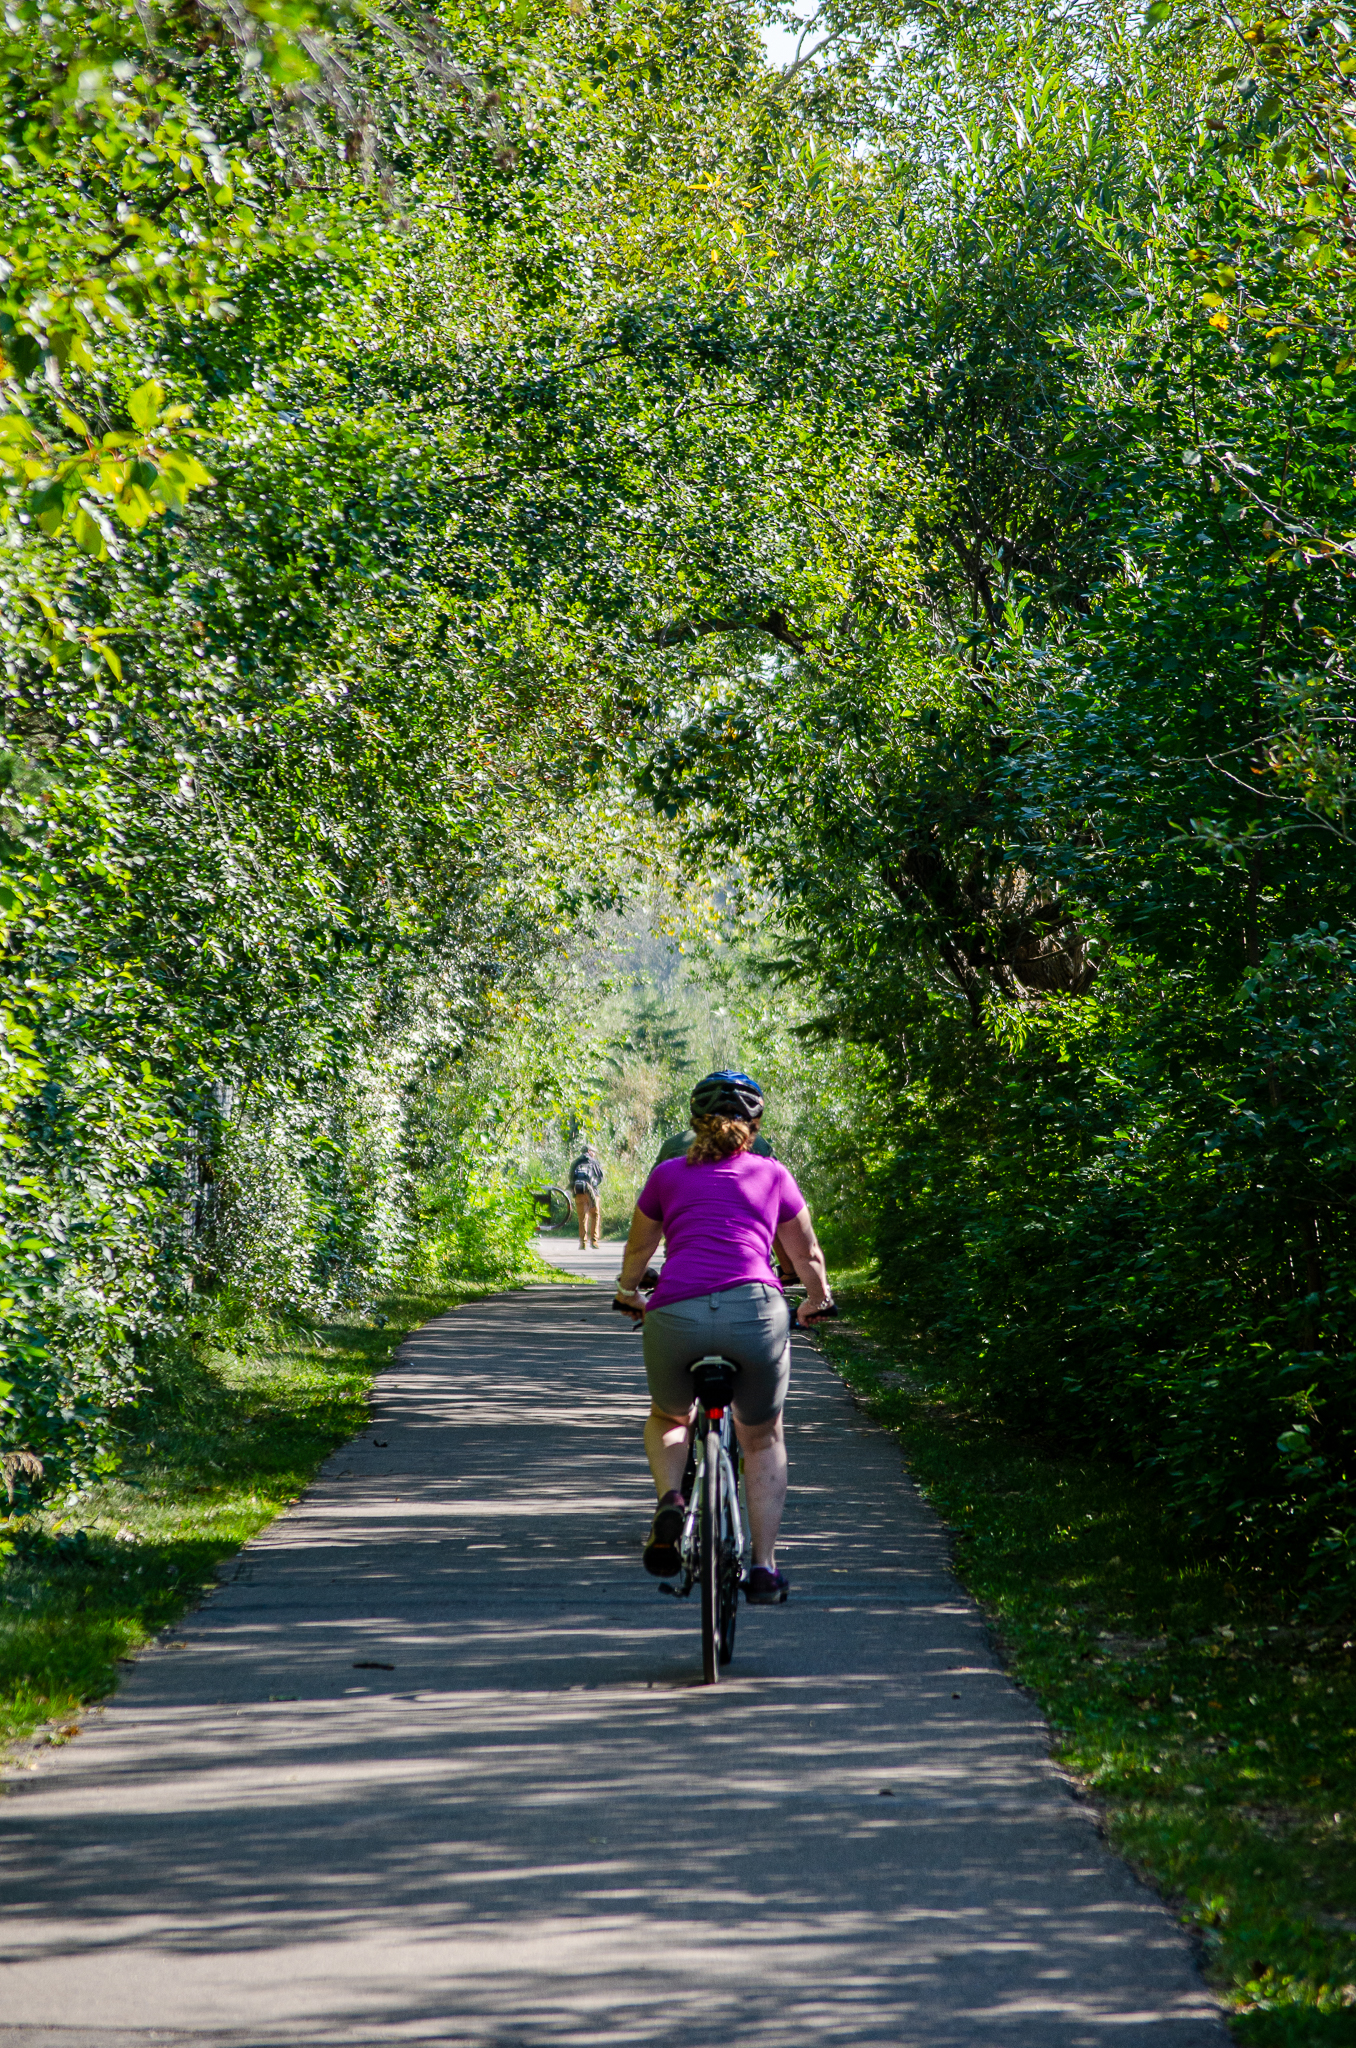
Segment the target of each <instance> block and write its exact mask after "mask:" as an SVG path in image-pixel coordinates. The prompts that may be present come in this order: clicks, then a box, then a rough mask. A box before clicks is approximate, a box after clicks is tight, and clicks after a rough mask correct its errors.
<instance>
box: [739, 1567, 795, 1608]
mask: <svg viewBox="0 0 1356 2048" xmlns="http://www.w3.org/2000/svg"><path fill="white" fill-rule="evenodd" d="M790 1590H791V1581H790V1579H788V1578H787V1576H786V1573H785V1572H770V1571H769V1570H768V1568H767V1566H766V1565H765V1564H756V1565H755V1566H754V1567H753V1570H752V1571H751V1572H750V1573H749V1576H748V1578H747V1579H746V1580H745V1581H744V1598H745V1599H746V1600H747V1601H748V1603H749V1605H750V1607H780V1606H781V1604H782V1602H783V1601H784V1600H785V1598H786V1596H787V1594H788V1593H789V1592H790Z"/></svg>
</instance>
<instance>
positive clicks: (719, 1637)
mask: <svg viewBox="0 0 1356 2048" xmlns="http://www.w3.org/2000/svg"><path fill="white" fill-rule="evenodd" d="M837 1314H838V1305H837V1303H836V1302H832V1301H831V1302H829V1304H828V1305H827V1307H825V1308H823V1309H821V1310H820V1311H819V1313H818V1314H817V1315H815V1316H813V1317H812V1318H811V1321H813V1322H816V1323H819V1322H824V1321H826V1320H827V1319H828V1318H830V1317H833V1316H836V1315H837ZM688 1370H689V1372H690V1373H691V1374H692V1381H693V1386H694V1388H695V1391H696V1395H697V1416H696V1421H695V1422H694V1424H693V1429H692V1435H691V1437H690V1438H689V1440H688V1449H687V1470H686V1472H685V1473H684V1475H683V1498H684V1499H685V1500H686V1502H687V1514H686V1515H685V1517H684V1519H683V1533H682V1535H681V1537H680V1538H679V1545H678V1555H679V1558H680V1559H681V1561H682V1584H681V1585H679V1586H670V1585H668V1584H667V1583H664V1584H662V1585H661V1587H660V1591H661V1592H664V1593H671V1594H673V1595H674V1596H675V1598H677V1599H680V1600H685V1599H687V1597H688V1595H689V1594H690V1593H691V1591H692V1588H693V1586H694V1585H700V1587H701V1591H702V1681H703V1683H704V1684H706V1685H715V1684H716V1683H717V1681H718V1679H719V1676H720V1669H721V1666H722V1665H724V1664H728V1663H729V1662H730V1660H731V1658H732V1657H733V1656H734V1643H735V1623H736V1621H737V1619H738V1616H739V1588H740V1586H741V1585H742V1584H743V1583H744V1577H745V1573H744V1518H743V1515H742V1513H741V1511H740V1506H739V1453H738V1450H737V1448H736V1445H735V1440H734V1421H733V1412H732V1409H731V1406H730V1401H731V1396H732V1394H733V1392H734V1383H735V1376H736V1374H737V1372H738V1370H739V1368H738V1366H737V1365H735V1364H734V1363H733V1362H732V1360H730V1359H728V1358H722V1357H721V1356H720V1355H719V1353H711V1354H709V1355H708V1356H707V1357H705V1358H699V1359H698V1360H697V1361H696V1363H695V1364H694V1365H691V1366H689V1367H688Z"/></svg>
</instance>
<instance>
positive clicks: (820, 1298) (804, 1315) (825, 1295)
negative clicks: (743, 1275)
mask: <svg viewBox="0 0 1356 2048" xmlns="http://www.w3.org/2000/svg"><path fill="white" fill-rule="evenodd" d="M777 1235H778V1236H779V1237H780V1238H781V1241H782V1244H783V1245H784V1246H785V1248H786V1255H787V1257H788V1258H789V1259H790V1261H791V1263H792V1265H793V1266H794V1267H795V1269H796V1272H797V1274H798V1276H799V1277H800V1279H802V1280H803V1281H804V1282H805V1299H804V1301H803V1302H802V1303H801V1305H800V1307H799V1309H798V1310H797V1311H796V1320H797V1322H799V1323H800V1324H801V1326H802V1327H804V1325H805V1324H806V1323H808V1322H809V1320H810V1317H811V1316H812V1315H813V1314H814V1313H815V1311H816V1310H817V1309H821V1308H824V1307H826V1306H827V1304H828V1303H829V1302H830V1301H831V1300H832V1298H833V1297H832V1296H831V1295H830V1293H829V1273H828V1268H827V1266H826V1265H825V1264H824V1254H823V1252H822V1251H821V1250H820V1248H819V1239H818V1238H817V1237H816V1236H815V1231H814V1225H813V1224H812V1223H811V1221H810V1212H809V1210H808V1209H802V1210H801V1212H800V1214H799V1216H793V1217H792V1218H791V1221H790V1222H789V1223H783V1224H782V1226H781V1228H780V1230H779V1231H778V1233H777Z"/></svg>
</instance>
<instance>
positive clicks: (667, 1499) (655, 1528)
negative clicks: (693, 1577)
mask: <svg viewBox="0 0 1356 2048" xmlns="http://www.w3.org/2000/svg"><path fill="white" fill-rule="evenodd" d="M686 1516H687V1502H686V1501H685V1500H684V1499H683V1496H682V1494H681V1493H679V1492H677V1491H676V1490H675V1491H674V1492H673V1493H666V1494H665V1495H664V1498H663V1500H661V1501H660V1503H659V1506H658V1507H657V1508H656V1509H655V1511H654V1520H653V1521H652V1522H651V1524H650V1533H649V1535H648V1536H647V1537H646V1539H645V1549H644V1551H643V1552H642V1553H641V1554H642V1557H643V1559H644V1563H645V1569H646V1571H647V1572H651V1573H652V1574H653V1575H654V1577H655V1578H657V1579H671V1578H674V1577H675V1576H676V1575H677V1573H678V1572H679V1571H681V1570H682V1564H683V1560H682V1558H681V1557H680V1556H679V1554H678V1545H679V1543H680V1542H681V1540H682V1535H683V1522H684V1520H685V1519H686Z"/></svg>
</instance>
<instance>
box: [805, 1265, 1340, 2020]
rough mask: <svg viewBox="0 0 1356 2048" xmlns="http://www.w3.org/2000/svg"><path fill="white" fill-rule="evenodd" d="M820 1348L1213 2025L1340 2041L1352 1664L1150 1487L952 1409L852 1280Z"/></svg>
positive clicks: (1335, 1643)
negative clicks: (977, 1604)
mask: <svg viewBox="0 0 1356 2048" xmlns="http://www.w3.org/2000/svg"><path fill="white" fill-rule="evenodd" d="M838 1291H839V1298H840V1300H841V1302H842V1303H843V1305H844V1307H845V1308H846V1309H847V1310H848V1311H849V1313H850V1315H851V1317H852V1326H851V1327H850V1328H848V1329H846V1330H844V1331H843V1332H841V1333H840V1332H839V1331H837V1330H826V1331H825V1334H824V1342H825V1345H826V1348H827V1349H828V1351H829V1354H830V1356H831V1357H832V1359H833V1360H834V1362H835V1364H836V1365H837V1366H838V1368H839V1369H840V1371H842V1372H843V1373H844V1375H845V1377H846V1378H847V1379H848V1381H849V1383H850V1384H851V1385H852V1386H854V1387H855V1388H857V1389H858V1390H859V1391H860V1393H861V1394H862V1396H863V1397H864V1398H865V1399H866V1401H867V1402H868V1404H869V1406H870V1409H871V1412H872V1413H873V1414H874V1415H876V1416H877V1417H878V1418H879V1419H880V1420H881V1421H882V1422H884V1423H885V1424H886V1425H887V1427H889V1428H890V1429H892V1430H893V1431H895V1432H896V1433H897V1434H898V1436H899V1440H900V1443H901V1446H902V1448H903V1451H904V1455H905V1459H906V1462H907V1464H908V1467H909V1470H910V1472H911V1473H912V1475H913V1476H914V1478H915V1479H916V1480H917V1481H918V1483H919V1485H920V1486H921V1487H922V1489H923V1491H924V1493H925V1494H926V1496H927V1498H928V1499H929V1500H930V1501H931V1503H932V1505H933V1506H934V1507H935V1508H936V1509H937V1511H938V1513H939V1514H940V1515H941V1516H942V1517H943V1519H944V1520H945V1522H946V1523H947V1525H948V1527H949V1529H950V1530H951V1532H952V1536H953V1541H954V1555H955V1560H956V1567H957V1570H958V1571H959V1573H960V1576H961V1578H962V1580H963V1581H964V1583H965V1584H966V1585H967V1586H968V1587H969V1588H970V1590H971V1591H972V1592H973V1593H974V1594H975V1595H976V1597H977V1598H978V1599H979V1600H980V1601H981V1602H982V1604H983V1606H984V1608H985V1609H986V1611H987V1612H988V1613H989V1614H990V1615H991V1616H992V1617H993V1618H994V1620H995V1621H996V1623H997V1626H998V1630H999V1633H1000V1637H1001V1640H1002V1643H1003V1647H1004V1652H1005V1655H1006V1657H1007V1659H1008V1662H1009V1668H1010V1669H1011V1671H1012V1673H1013V1675H1014V1676H1015V1677H1016V1678H1018V1679H1019V1680H1020V1681H1021V1682H1022V1683H1023V1684H1025V1685H1028V1686H1030V1688H1031V1689H1032V1691H1033V1692H1034V1693H1035V1695H1036V1697H1037V1699H1038V1700H1039V1701H1040V1704H1041V1706H1042V1708H1043V1710H1044V1711H1045V1712H1046V1713H1047V1714H1048V1715H1049V1717H1050V1719H1051V1722H1052V1723H1053V1725H1054V1729H1055V1735H1056V1744H1057V1748H1056V1754H1057V1755H1058V1757H1059V1758H1060V1760H1061V1761H1062V1762H1063V1763H1065V1764H1066V1765H1067V1766H1068V1767H1069V1769H1070V1770H1072V1771H1074V1772H1075V1773H1076V1774H1077V1775H1078V1777H1079V1778H1080V1779H1081V1780H1082V1781H1083V1783H1084V1784H1086V1785H1087V1786H1088V1787H1089V1789H1090V1790H1091V1792H1092V1793H1093V1794H1094V1796H1095V1797H1096V1799H1097V1800H1098V1802H1099V1803H1100V1804H1101V1805H1102V1807H1103V1808H1104V1810H1105V1812H1106V1816H1107V1824H1108V1829H1109V1833H1110V1837H1111V1840H1112V1842H1113V1843H1114V1845H1115V1846H1116V1847H1117V1848H1118V1849H1120V1850H1121V1851H1122V1853H1123V1854H1125V1855H1126V1856H1128V1857H1129V1858H1130V1860H1131V1861H1132V1862H1133V1863H1134V1864H1136V1865H1137V1866H1138V1868H1139V1869H1140V1870H1142V1872H1143V1873H1144V1875H1145V1876H1146V1877H1147V1878H1148V1879H1149V1881H1150V1882H1151V1883H1153V1884H1155V1885H1156V1886H1157V1887H1158V1888H1159V1889H1160V1890H1162V1891H1163V1892H1164V1893H1165V1894H1166V1896H1167V1898H1168V1899H1169V1901H1170V1902H1171V1903H1172V1904H1173V1905H1174V1906H1175V1907H1177V1908H1178V1909H1179V1910H1180V1911H1181V1914H1182V1917H1183V1919H1184V1921H1185V1923H1186V1924H1187V1925H1188V1926H1189V1927H1191V1928H1193V1929H1195V1930H1196V1931H1197V1932H1198V1933H1199V1935H1200V1937H1201V1939H1202V1942H1203V1944H1204V1952H1205V1960H1206V1967H1207V1970H1208V1973H1209V1975H1210V1977H1211V1979H1212V1981H1213V1982H1214V1984H1215V1985H1216V1986H1217V1987H1218V1988H1219V1990H1220V1991H1221V1992H1222V1993H1223V1994H1224V1996H1225V1998H1226V2000H1227V2003H1228V2007H1229V2010H1230V2012H1231V2015H1232V2030H1233V2032H1234V2035H1235V2037H1236V2038H1237V2039H1238V2040H1239V2041H1241V2042H1245V2043H1249V2044H1256V2048H1290V2044H1295V2048H1299V2044H1305V2048H1308V2044H1313V2048H1323V2044H1326V2043H1329V2042H1331V2043H1333V2044H1334V2048H1336V2044H1338V2043H1342V2042H1350V2041H1351V2040H1353V2039H1356V1921H1353V1918H1352V1915H1351V1904H1352V1899H1353V1896H1356V1675H1354V1674H1353V1668H1352V1659H1351V1654H1350V1653H1351V1642H1350V1639H1349V1633H1348V1632H1347V1631H1345V1630H1343V1629H1342V1628H1323V1627H1314V1626H1298V1627H1297V1626H1295V1624H1294V1623H1293V1621H1291V1620H1290V1619H1289V1617H1288V1615H1287V1611H1286V1608H1285V1606H1284V1604H1283V1603H1280V1602H1278V1601H1276V1600H1275V1599H1274V1598H1272V1597H1271V1596H1270V1594H1269V1592H1268V1589H1267V1587H1266V1584H1265V1581H1264V1580H1259V1579H1258V1577H1257V1575H1256V1574H1244V1573H1235V1574H1232V1575H1231V1573H1230V1571H1229V1569H1228V1568H1227V1567H1226V1566H1225V1565H1223V1564H1222V1563H1221V1562H1220V1561H1219V1560H1218V1559H1216V1558H1214V1557H1211V1556H1210V1555H1209V1554H1208V1553H1207V1554H1203V1553H1202V1552H1201V1550H1200V1549H1199V1547H1198V1546H1196V1545H1195V1544H1193V1543H1192V1542H1191V1541H1190V1540H1189V1539H1184V1537H1183V1534H1182V1531H1181V1526H1180V1522H1179V1520H1178V1518H1177V1516H1176V1514H1175V1513H1174V1509H1173V1503H1172V1500H1171V1497H1170V1495H1169V1493H1168V1491H1167V1489H1166V1487H1164V1486H1161V1485H1158V1486H1155V1485H1153V1484H1150V1483H1147V1482H1146V1481H1145V1480H1144V1479H1135V1478H1133V1477H1131V1476H1130V1475H1129V1474H1128V1473H1125V1472H1117V1471H1115V1470H1109V1469H1108V1467H1107V1465H1106V1464H1105V1462H1104V1461H1102V1460H1099V1459H1093V1458H1089V1457H1088V1456H1086V1454H1084V1455H1080V1454H1078V1453H1077V1452H1074V1451H1071V1450H1070V1449H1069V1448H1068V1447H1067V1446H1066V1445H1064V1444H1062V1443H1061V1441H1060V1439H1059V1435H1058V1433H1057V1430H1050V1429H1047V1430H1045V1431H1043V1432H1042V1433H1040V1434H1039V1435H1036V1434H1030V1435H1027V1436H1015V1435H1014V1434H1013V1433H1012V1432H1011V1431H1008V1430H1003V1429H999V1428H995V1427H994V1426H993V1425H992V1424H991V1423H988V1422H986V1421H985V1420H984V1419H983V1418H982V1417H980V1416H977V1415H975V1414H974V1413H973V1412H970V1411H968V1410H966V1409H965V1408H963V1407H957V1406H956V1405H955V1403H954V1400H953V1399H952V1398H950V1397H949V1390H948V1389H947V1387H946V1386H945V1384H944V1383H939V1382H938V1380H937V1378H936V1373H935V1362H934V1361H933V1360H932V1359H931V1358H930V1356H929V1353H928V1352H927V1350H926V1349H925V1348H924V1349H921V1350H920V1348H919V1345H918V1341H917V1332H916V1330H915V1329H914V1328H911V1326H910V1319H909V1317H908V1316H907V1315H906V1314H903V1313H901V1312H900V1310H898V1309H897V1308H894V1307H891V1306H890V1305H889V1298H888V1297H885V1298H884V1299H882V1297H881V1296H880V1294H879V1292H878V1290H875V1289H873V1288H872V1287H871V1286H870V1285H869V1283H867V1282H866V1281H865V1280H864V1279H859V1280H858V1281H857V1284H856V1285H855V1286H854V1285H852V1284H848V1285H842V1284H840V1286H839V1290H838Z"/></svg>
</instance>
